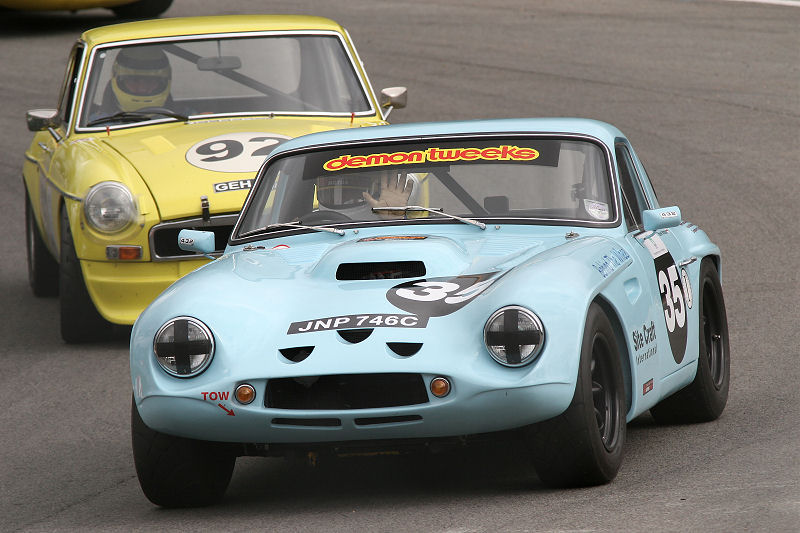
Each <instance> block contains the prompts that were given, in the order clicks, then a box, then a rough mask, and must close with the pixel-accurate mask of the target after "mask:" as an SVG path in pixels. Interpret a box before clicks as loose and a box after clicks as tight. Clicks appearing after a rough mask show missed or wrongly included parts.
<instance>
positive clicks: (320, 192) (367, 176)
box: [316, 171, 420, 220]
mask: <svg viewBox="0 0 800 533" xmlns="http://www.w3.org/2000/svg"><path fill="white" fill-rule="evenodd" d="M391 172H393V173H394V174H393V175H394V176H395V177H396V178H397V179H405V180H406V186H407V187H411V194H410V195H409V198H408V201H407V202H406V205H418V201H419V200H418V199H419V191H420V186H419V179H418V178H417V177H416V176H415V175H414V174H410V173H406V172H400V173H397V172H395V171H391ZM385 176H386V173H385V171H382V172H366V173H358V174H340V175H337V176H325V177H320V178H317V190H316V193H317V200H318V201H319V206H320V209H328V210H332V211H338V212H340V213H342V214H345V215H347V216H349V217H350V218H352V219H354V220H358V219H371V218H373V216H372V215H373V213H372V207H371V206H370V205H369V204H367V201H366V200H365V199H364V194H363V193H365V192H366V193H369V194H370V196H372V197H373V198H375V199H378V198H380V196H381V181H382V180H383V179H384V178H385Z"/></svg>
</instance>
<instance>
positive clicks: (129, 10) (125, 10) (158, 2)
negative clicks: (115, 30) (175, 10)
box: [111, 0, 172, 19]
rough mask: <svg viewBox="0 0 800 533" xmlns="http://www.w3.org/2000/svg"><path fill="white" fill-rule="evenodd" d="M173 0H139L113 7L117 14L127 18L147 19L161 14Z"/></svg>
mask: <svg viewBox="0 0 800 533" xmlns="http://www.w3.org/2000/svg"><path fill="white" fill-rule="evenodd" d="M171 5H172V0H137V1H136V2H132V3H130V4H123V5H121V6H116V7H113V8H111V10H112V11H113V12H114V14H115V15H117V16H118V17H120V18H126V19H147V18H153V17H157V16H159V15H160V14H161V13H163V12H164V11H166V10H167V9H169V6H171Z"/></svg>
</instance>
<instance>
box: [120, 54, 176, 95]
mask: <svg viewBox="0 0 800 533" xmlns="http://www.w3.org/2000/svg"><path fill="white" fill-rule="evenodd" d="M171 79H172V70H171V69H170V66H169V60H168V59H167V55H166V54H165V53H164V51H163V50H161V49H160V48H154V47H152V46H137V47H127V48H123V49H122V50H120V52H119V53H118V54H117V58H116V59H115V60H114V66H113V67H112V70H111V89H112V90H113V91H114V96H116V98H117V102H118V103H119V107H120V110H122V111H136V110H137V109H141V108H143V107H161V106H163V105H164V103H165V102H166V101H167V98H168V97H169V91H170V84H171Z"/></svg>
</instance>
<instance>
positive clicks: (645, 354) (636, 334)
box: [631, 320, 658, 365]
mask: <svg viewBox="0 0 800 533" xmlns="http://www.w3.org/2000/svg"><path fill="white" fill-rule="evenodd" d="M631 340H633V350H634V351H635V352H636V364H637V365H641V364H642V363H644V362H645V361H647V360H648V359H650V358H651V357H653V356H654V355H655V354H656V351H658V344H657V343H656V325H655V323H654V322H653V321H652V320H651V321H650V324H649V325H648V324H644V325H643V326H642V329H641V330H634V331H632V332H631Z"/></svg>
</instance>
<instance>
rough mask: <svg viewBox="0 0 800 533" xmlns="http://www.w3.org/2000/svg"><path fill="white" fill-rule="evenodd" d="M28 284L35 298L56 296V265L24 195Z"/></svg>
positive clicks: (29, 203)
mask: <svg viewBox="0 0 800 533" xmlns="http://www.w3.org/2000/svg"><path fill="white" fill-rule="evenodd" d="M25 242H26V245H27V252H28V254H27V256H28V283H29V284H30V286H31V289H32V290H33V294H34V295H35V296H39V297H43V296H58V263H57V262H56V260H55V258H54V257H53V256H52V255H51V254H50V250H48V249H47V246H46V245H45V244H44V239H42V234H41V232H40V231H39V226H38V225H37V224H36V215H34V213H33V206H32V205H31V201H30V198H28V197H27V194H26V195H25Z"/></svg>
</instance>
